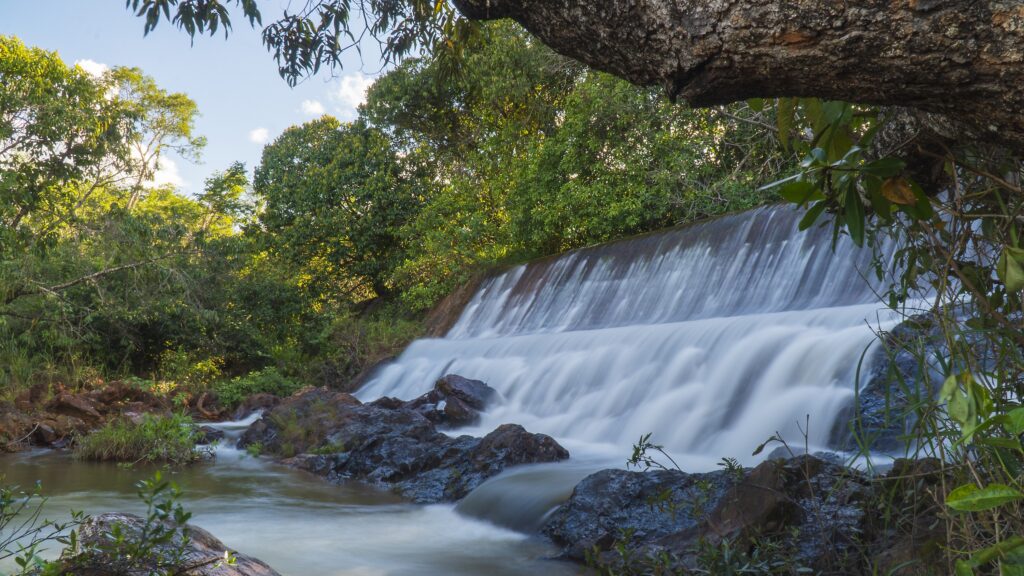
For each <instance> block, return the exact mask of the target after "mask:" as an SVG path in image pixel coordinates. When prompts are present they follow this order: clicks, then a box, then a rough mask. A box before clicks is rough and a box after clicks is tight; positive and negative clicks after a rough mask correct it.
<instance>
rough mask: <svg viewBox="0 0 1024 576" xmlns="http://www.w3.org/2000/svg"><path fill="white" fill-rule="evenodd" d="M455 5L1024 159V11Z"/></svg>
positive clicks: (410, 8) (148, 12) (392, 25)
mask: <svg viewBox="0 0 1024 576" xmlns="http://www.w3.org/2000/svg"><path fill="white" fill-rule="evenodd" d="M452 2H453V3H454V6H455V7H457V8H458V10H459V11H461V13H462V14H464V15H465V16H467V17H468V18H469V19H498V18H512V19H514V20H516V21H518V22H519V23H521V24H522V25H523V26H525V27H526V29H527V30H529V31H530V32H532V33H533V34H535V35H536V36H537V37H539V38H540V39H541V40H542V41H543V42H544V43H545V44H547V45H549V46H551V47H552V48H553V49H555V50H556V51H557V52H560V53H562V54H566V55H568V56H571V57H573V58H576V59H578V60H581V61H583V62H585V63H587V64H589V65H591V66H593V67H595V68H597V69H599V70H604V71H607V72H610V73H612V74H615V75H617V76H620V77H623V78H625V79H627V80H629V81H631V82H634V83H637V84H640V85H645V86H646V85H660V86H664V87H665V89H666V90H667V91H668V93H669V95H670V96H672V97H673V98H675V97H681V98H683V99H685V100H687V101H688V102H690V103H691V104H693V105H696V106H708V105H712V104H724V103H728V102H735V101H738V100H743V99H746V98H754V97H779V96H815V97H820V98H826V99H838V100H846V101H855V102H860V103H865V104H876V105H887V106H888V105H891V106H899V107H909V108H913V109H915V110H917V111H919V112H920V113H922V114H923V116H922V119H923V120H925V124H926V125H927V126H928V127H929V128H930V129H932V130H933V131H935V132H937V133H938V134H940V135H942V136H945V137H950V136H956V137H957V138H958V139H961V140H962V139H964V138H970V139H972V140H975V141H995V142H1001V143H1003V144H1006V145H1010V146H1013V147H1016V148H1017V149H1020V147H1021V146H1024V118H1022V117H1021V115H1020V114H1018V113H1017V112H1018V111H1019V110H1021V109H1022V108H1024V91H1022V90H1020V88H1019V87H1020V86H1021V85H1024V67H1022V66H1021V65H1020V62H1021V61H1022V59H1024V10H1022V9H1021V6H1020V4H1019V2H1015V1H1012V0H984V1H973V0H918V1H911V2H905V3H891V2H884V1H881V0H854V1H849V2H832V1H830V0H815V1H813V2H784V1H780V0H756V1H748V2H739V3H736V2H705V1H701V0H684V1H681V2H673V1H670V0H657V1H654V2H644V3H641V4H636V3H634V2H628V1H625V0H613V1H610V2H603V3H601V5H600V9H595V5H594V4H593V3H592V2H586V1H583V0H569V1H558V2H555V1H550V0H545V1H541V2H527V1H525V0H452ZM127 4H128V6H129V7H130V8H132V9H133V10H134V11H135V12H136V13H137V14H139V15H140V16H144V17H145V18H146V30H147V31H148V30H151V29H152V28H153V27H155V26H156V25H157V23H158V22H159V20H160V18H161V16H162V17H163V18H165V19H168V20H171V21H172V22H173V23H174V24H175V25H177V26H178V27H179V28H182V29H184V30H185V31H186V32H188V33H189V34H190V35H194V34H195V33H196V32H200V33H202V32H204V31H209V32H210V33H214V32H216V31H217V30H218V27H220V28H222V29H224V30H225V33H226V32H227V29H228V28H229V27H230V22H231V20H230V10H229V9H228V6H230V5H234V6H236V7H240V8H241V9H242V12H243V14H244V16H245V17H246V18H248V19H249V21H250V23H252V24H256V23H259V22H261V21H262V16H261V14H260V12H259V9H258V8H257V6H256V2H255V1H254V0H128V2H127ZM172 8H173V9H174V10H175V12H174V16H173V17H172V16H171V9H172ZM353 16H355V17H356V18H357V20H359V23H358V24H355V25H353V24H352V22H351V20H352V18H353ZM363 18H365V20H364V19H363ZM476 32H477V28H476V27H475V26H473V24H472V23H471V22H470V21H468V20H467V19H466V18H462V17H460V16H459V15H458V14H457V13H455V12H454V10H453V9H452V7H451V5H449V3H448V2H430V1H427V0H315V1H311V2H308V3H306V5H305V7H304V8H303V9H302V10H300V11H298V12H297V13H294V14H288V13H286V14H285V15H284V16H283V17H282V18H280V19H279V20H277V21H276V22H273V23H271V24H269V25H268V26H267V27H266V28H265V29H264V43H265V44H266V45H267V46H268V48H270V49H271V50H272V51H274V55H275V58H276V59H277V61H278V64H279V67H280V70H281V73H282V75H283V76H284V77H285V78H287V79H288V80H289V82H291V83H294V82H295V81H296V80H297V79H298V78H300V77H302V76H303V75H305V74H307V73H315V72H316V71H317V70H319V69H320V67H321V66H324V65H326V66H328V67H332V66H337V65H339V63H340V54H341V53H342V52H344V51H345V50H348V49H353V48H356V47H358V41H359V40H361V39H362V37H363V35H365V34H367V33H368V34H370V35H371V36H372V37H373V38H376V39H380V41H381V43H382V45H383V47H384V54H385V56H386V57H388V58H389V59H390V58H398V57H401V56H403V55H406V54H409V53H410V52H412V51H413V50H415V49H417V48H420V47H422V48H426V49H427V50H429V51H431V52H432V53H435V54H446V55H451V54H453V53H461V52H462V49H463V47H464V46H465V45H466V41H467V40H468V39H471V38H473V37H474V35H475V34H476ZM932 115H938V116H939V117H934V116H932Z"/></svg>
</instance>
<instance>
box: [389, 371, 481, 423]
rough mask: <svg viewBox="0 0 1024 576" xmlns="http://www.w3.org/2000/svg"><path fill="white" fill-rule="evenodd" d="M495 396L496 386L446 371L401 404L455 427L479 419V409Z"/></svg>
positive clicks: (433, 420)
mask: <svg viewBox="0 0 1024 576" xmlns="http://www.w3.org/2000/svg"><path fill="white" fill-rule="evenodd" d="M497 396H498V392H497V390H495V389H494V388H491V387H490V386H488V385H487V384H485V383H484V382H482V381H480V380H470V379H469V378H463V377H462V376H459V375H456V374H448V375H447V376H443V377H442V378H440V379H439V380H438V381H437V382H436V383H435V384H434V389H433V390H431V391H430V392H427V393H426V394H424V395H422V396H420V397H419V398H416V399H413V400H410V401H409V402H406V403H405V404H404V407H406V408H409V409H412V410H415V411H417V412H419V413H420V414H422V415H423V416H424V417H425V418H427V419H428V420H430V421H431V422H434V423H435V424H440V425H443V426H448V427H451V428H457V427H459V426H468V425H471V424H476V423H477V422H479V420H480V412H481V411H483V410H484V409H485V408H486V407H487V404H488V403H490V402H491V401H492V400H493V399H495V398H497Z"/></svg>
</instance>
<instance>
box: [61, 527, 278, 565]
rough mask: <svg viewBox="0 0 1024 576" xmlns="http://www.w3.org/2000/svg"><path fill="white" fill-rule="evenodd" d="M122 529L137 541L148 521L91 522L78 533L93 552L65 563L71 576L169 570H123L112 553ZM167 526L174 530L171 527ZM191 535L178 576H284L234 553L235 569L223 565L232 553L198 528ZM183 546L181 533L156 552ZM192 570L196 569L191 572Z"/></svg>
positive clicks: (86, 548) (193, 528) (122, 563)
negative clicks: (226, 555) (114, 536)
mask: <svg viewBox="0 0 1024 576" xmlns="http://www.w3.org/2000/svg"><path fill="white" fill-rule="evenodd" d="M115 526H120V528H121V530H122V532H123V533H124V534H126V535H127V536H128V537H129V538H132V537H135V538H137V537H138V535H139V534H140V533H141V532H142V530H143V528H144V526H145V521H144V520H143V519H142V518H140V517H138V516H135V515H132V514H102V515H100V516H95V517H93V518H90V519H89V520H87V521H86V522H85V523H84V524H83V525H82V526H81V527H80V528H79V530H78V537H79V542H80V544H81V547H82V548H83V549H85V550H88V551H91V552H87V553H84V554H79V555H78V556H74V557H72V558H70V559H67V560H65V563H66V565H67V566H71V567H73V568H72V569H71V570H69V571H68V572H67V573H74V574H76V575H79V576H146V575H148V574H150V573H155V572H157V571H158V570H159V571H161V573H163V571H164V570H168V568H167V567H162V569H161V567H159V566H142V567H131V568H129V569H127V570H125V569H122V567H123V566H124V559H123V558H119V557H116V556H115V557H112V556H111V553H110V552H104V551H103V549H104V548H107V549H109V548H110V546H111V543H112V538H111V536H110V532H111V530H112V529H113V528H114V527H115ZM165 526H168V527H174V525H173V524H170V523H167V524H165ZM187 528H188V529H189V534H190V537H191V539H190V541H189V542H188V544H187V547H186V548H185V554H184V557H183V558H182V562H181V564H180V565H179V566H177V567H175V569H176V571H174V570H170V571H174V573H175V574H179V573H182V574H183V573H185V572H186V571H187V573H188V574H190V575H192V576H280V574H279V573H278V572H276V571H274V569H273V568H271V567H270V566H268V565H266V564H265V563H263V562H261V561H259V560H257V559H255V558H252V557H251V556H246V555H245V554H240V553H237V552H233V551H232V552H233V553H234V555H235V564H234V565H233V566H227V565H220V563H219V562H218V560H219V559H222V558H224V553H225V552H226V551H231V550H230V549H229V548H228V547H227V546H225V545H224V543H222V542H221V541H220V540H218V539H217V538H215V537H214V536H213V535H212V534H210V533H209V532H207V531H206V530H203V529H202V528H199V527H198V526H191V525H187ZM180 545H181V534H180V531H179V532H177V533H176V534H175V535H174V537H173V538H172V539H171V541H170V542H167V543H163V544H158V545H157V546H156V551H157V553H158V554H159V553H160V552H161V551H164V554H165V555H169V554H168V553H169V552H171V551H173V550H175V549H177V548H178V547H179V546H180ZM190 566H192V567H193V568H191V569H188V567H190Z"/></svg>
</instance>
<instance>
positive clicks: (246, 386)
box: [213, 366, 302, 408]
mask: <svg viewBox="0 0 1024 576" xmlns="http://www.w3.org/2000/svg"><path fill="white" fill-rule="evenodd" d="M301 387H302V385H301V384H299V383H298V382H295V381H294V380H291V379H290V378H286V377H284V376H282V375H281V373H280V372H278V371H277V368H274V367H273V366H271V367H268V368H264V369H263V370H257V371H256V372H250V373H248V374H246V375H245V376H239V377H237V378H232V379H231V380H221V381H220V382H218V383H217V384H215V385H214V386H213V390H214V392H216V393H217V399H218V400H219V401H220V403H221V405H222V406H224V407H226V408H234V407H236V406H238V405H239V404H241V402H242V400H245V399H246V398H247V397H248V396H251V395H253V394H259V393H266V394H274V395H275V396H290V395H291V394H292V393H293V392H295V391H296V390H298V389H299V388H301Z"/></svg>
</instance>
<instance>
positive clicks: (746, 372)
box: [359, 207, 897, 470]
mask: <svg viewBox="0 0 1024 576" xmlns="http://www.w3.org/2000/svg"><path fill="white" fill-rule="evenodd" d="M801 215H802V213H798V212H794V211H793V210H791V209H789V208H784V207H775V208H766V209H760V210H755V211H752V212H747V213H743V214H738V215H734V216H729V217H725V218H720V219H717V220H714V221H711V222H708V223H705V224H701V225H696V226H691V227H688V228H685V229H679V230H674V231H670V232H667V233H660V234H653V235H648V236H644V237H640V238H635V239H630V240H626V241H621V242H616V243H612V244H607V245H603V246H598V247H595V248H591V249H584V250H579V251H575V252H572V253H569V254H566V255H563V256H560V257H557V258H550V259H546V260H543V261H540V262H536V263H531V264H527V265H524V266H519V267H517V268H514V269H512V270H509V271H508V272H506V273H504V274H501V275H499V276H497V277H495V278H493V279H491V280H489V281H487V282H485V283H484V284H483V285H482V286H481V287H480V289H479V290H478V291H477V293H476V294H475V296H474V297H473V298H472V300H471V301H470V303H469V304H468V305H467V307H466V309H465V310H464V311H463V313H462V315H461V317H460V318H459V320H458V322H457V323H456V324H455V326H454V327H453V328H452V329H451V330H450V331H449V333H448V334H447V336H445V337H444V338H439V339H423V340H418V341H416V342H414V343H413V344H412V345H411V346H409V348H408V349H407V350H406V351H405V352H404V353H403V354H402V355H401V356H400V357H399V358H398V359H397V360H396V361H395V362H394V363H392V364H391V365H389V366H387V367H385V368H384V369H382V370H381V371H380V372H379V373H378V375H377V376H376V377H375V378H374V379H373V380H371V381H370V382H368V383H367V384H366V385H365V386H364V387H363V388H362V389H361V390H360V392H359V396H360V397H361V398H362V399H364V400H367V399H371V400H372V399H374V398H377V397H380V396H396V397H399V398H405V399H409V398H413V397H416V396H418V395H420V394H422V393H423V392H425V391H426V390H428V389H429V388H430V387H431V386H432V383H433V382H434V380H436V379H437V378H439V377H440V376H443V375H444V374H448V373H454V374H460V375H462V376H466V377H469V378H477V379H481V380H484V381H486V382H487V383H488V384H490V385H491V386H493V387H494V388H496V389H497V390H498V391H499V392H501V394H502V395H503V397H504V398H503V401H502V402H500V403H498V404H497V405H496V406H494V407H493V408H491V409H490V410H489V411H488V412H487V413H486V414H485V415H484V419H483V422H482V423H481V425H480V426H479V429H478V430H475V431H470V432H471V433H474V432H477V433H483V432H486V431H488V430H490V429H493V428H494V427H495V426H497V425H498V424H501V423H505V422H515V423H519V424H522V425H524V426H525V427H526V428H527V429H528V430H530V431H533V432H543V433H547V434H550V435H552V436H554V437H555V438H557V439H558V440H559V441H561V442H562V443H563V444H565V445H566V447H567V448H569V450H570V451H572V452H574V453H576V454H583V455H585V456H586V457H594V456H597V457H600V458H605V459H613V460H618V461H620V463H621V462H623V461H624V460H625V458H626V457H627V456H628V455H629V454H630V453H631V446H632V445H633V443H635V442H636V441H637V440H638V439H639V438H640V436H641V435H642V434H646V433H648V432H650V433H652V434H653V436H652V440H653V441H655V442H657V443H659V444H663V445H664V446H665V448H666V450H667V451H669V452H670V453H672V454H673V455H674V456H678V457H679V458H677V459H681V460H682V462H681V463H685V464H687V466H688V467H689V469H691V470H697V469H708V468H710V467H713V465H714V462H715V461H717V460H718V459H719V458H721V457H723V456H730V457H737V458H739V459H740V460H741V461H743V462H746V463H751V462H753V461H754V460H756V458H754V457H753V456H751V452H752V451H753V449H754V448H755V447H756V446H757V445H758V444H760V443H761V442H763V441H764V440H766V439H767V438H768V437H769V436H771V435H772V434H774V433H775V432H779V433H781V434H782V436H783V437H784V438H785V439H786V440H787V441H790V442H793V443H795V444H798V445H800V446H803V443H804V436H803V431H802V428H804V427H806V422H807V417H808V416H809V418H810V426H809V430H808V431H807V432H808V437H807V439H808V441H809V442H810V444H811V446H812V448H815V447H816V448H825V447H827V446H828V444H829V439H830V438H831V436H832V434H833V430H834V427H835V426H836V425H837V419H839V418H840V416H841V415H842V413H843V411H844V409H846V408H848V407H849V406H850V405H851V403H852V402H853V397H854V385H855V374H856V368H857V364H858V361H859V360H860V358H861V355H862V353H863V352H864V350H865V348H866V347H867V346H868V345H869V344H870V343H871V342H872V340H873V339H874V334H873V332H872V329H873V328H874V329H887V328H890V327H891V326H893V325H894V324H895V323H896V321H897V319H896V317H895V315H894V314H892V313H891V312H890V311H888V310H886V309H885V308H884V306H882V305H881V304H880V303H879V299H878V297H877V295H876V288H877V287H873V286H872V285H871V283H870V282H869V281H868V280H867V278H868V277H873V274H872V273H870V272H869V265H870V253H869V251H868V250H858V249H857V248H856V247H854V246H853V245H852V243H851V242H849V240H848V239H844V238H841V239H840V240H839V242H838V245H837V247H836V251H835V252H834V253H833V251H832V248H831V240H832V236H831V231H830V230H811V231H808V232H798V231H797V225H796V223H797V221H798V219H799V217H800V216H801ZM840 424H841V423H840ZM684 467H686V466H684Z"/></svg>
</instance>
